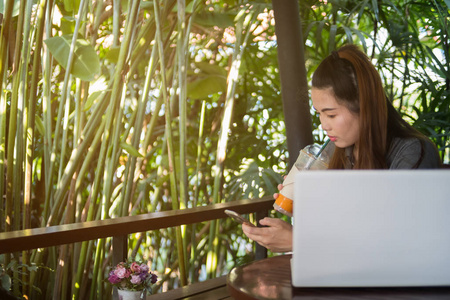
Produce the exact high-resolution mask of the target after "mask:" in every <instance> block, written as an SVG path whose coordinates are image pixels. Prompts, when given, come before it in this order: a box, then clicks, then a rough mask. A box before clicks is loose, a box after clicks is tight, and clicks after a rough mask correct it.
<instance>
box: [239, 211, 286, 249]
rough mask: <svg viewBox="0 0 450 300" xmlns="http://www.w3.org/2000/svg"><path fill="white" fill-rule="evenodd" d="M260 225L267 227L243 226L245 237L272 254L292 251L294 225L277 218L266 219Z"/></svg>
mask: <svg viewBox="0 0 450 300" xmlns="http://www.w3.org/2000/svg"><path fill="white" fill-rule="evenodd" d="M259 224H261V225H263V226H267V227H252V226H249V225H246V224H242V230H243V231H244V233H245V235H246V236H247V237H248V238H250V239H251V240H254V241H255V242H257V243H258V244H260V245H261V246H263V247H266V248H267V249H269V250H271V251H272V252H289V251H292V225H291V224H289V223H286V222H285V221H283V220H281V219H277V218H264V219H262V220H260V221H259Z"/></svg>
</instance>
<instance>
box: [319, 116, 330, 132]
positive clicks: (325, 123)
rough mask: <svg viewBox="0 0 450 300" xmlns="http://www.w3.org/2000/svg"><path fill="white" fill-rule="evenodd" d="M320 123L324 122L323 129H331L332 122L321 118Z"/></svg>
mask: <svg viewBox="0 0 450 300" xmlns="http://www.w3.org/2000/svg"><path fill="white" fill-rule="evenodd" d="M320 124H322V129H323V130H325V131H328V130H329V129H330V124H328V122H326V121H325V120H323V118H320Z"/></svg>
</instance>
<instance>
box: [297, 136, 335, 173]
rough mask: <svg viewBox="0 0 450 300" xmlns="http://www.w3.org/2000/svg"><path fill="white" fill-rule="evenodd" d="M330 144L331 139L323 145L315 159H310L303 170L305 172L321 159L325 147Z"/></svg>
mask: <svg viewBox="0 0 450 300" xmlns="http://www.w3.org/2000/svg"><path fill="white" fill-rule="evenodd" d="M329 142H330V139H327V140H326V141H325V143H324V144H323V145H322V147H321V148H320V150H319V152H317V154H316V155H313V156H314V159H309V161H308V162H307V163H306V165H305V167H304V168H303V169H304V170H309V168H311V165H312V164H313V162H314V161H315V160H316V159H317V158H319V156H320V154H322V152H323V150H324V149H325V147H326V146H327V145H328V143H329Z"/></svg>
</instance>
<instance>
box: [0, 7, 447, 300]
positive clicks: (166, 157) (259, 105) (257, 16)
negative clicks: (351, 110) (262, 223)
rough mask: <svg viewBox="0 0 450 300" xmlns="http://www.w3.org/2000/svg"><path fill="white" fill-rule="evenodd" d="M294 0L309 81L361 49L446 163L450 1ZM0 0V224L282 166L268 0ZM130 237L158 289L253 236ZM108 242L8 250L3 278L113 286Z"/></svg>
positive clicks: (83, 293) (50, 291)
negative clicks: (333, 55)
mask: <svg viewBox="0 0 450 300" xmlns="http://www.w3.org/2000/svg"><path fill="white" fill-rule="evenodd" d="M299 7H300V11H299V13H300V20H301V25H302V30H303V37H304V48H305V61H306V70H307V76H308V78H307V79H308V81H309V79H310V76H311V74H312V73H313V72H314V70H315V68H316V67H317V65H318V63H319V62H320V61H321V60H322V59H323V58H324V57H326V56H327V55H328V54H329V53H330V52H331V51H332V50H334V49H336V48H339V47H340V46H342V45H344V44H347V43H354V44H357V45H359V46H361V48H362V49H364V50H365V51H366V52H367V54H368V55H369V56H370V57H371V58H372V59H373V62H374V63H375V64H376V66H377V68H378V70H379V71H380V73H381V74H382V77H383V81H384V84H385V87H386V91H387V93H388V95H389V97H390V98H391V99H392V100H393V102H394V104H395V107H396V108H397V109H398V110H399V111H400V112H401V113H402V114H403V115H404V117H405V119H406V120H408V121H409V122H410V123H411V124H413V125H414V126H415V127H416V128H418V129H419V130H421V131H422V132H424V133H425V134H426V135H427V136H429V137H430V138H431V139H432V140H433V141H434V142H435V143H436V145H437V147H438V149H439V151H440V154H441V157H442V159H443V161H444V162H446V163H449V159H450V152H449V134H450V112H449V108H450V97H449V90H450V37H449V28H450V26H449V21H450V13H449V10H450V1H449V0H432V1H429V0H417V1H413V2H412V1H404V0H390V1H389V0H334V1H333V0H328V1H327V0H302V1H299ZM0 11H1V13H2V15H1V16H2V23H1V26H2V27H1V34H2V35H1V41H0V42H1V47H0V51H1V52H0V53H1V54H0V55H1V57H0V58H1V61H0V82H1V85H2V93H1V95H0V97H1V98H0V101H1V105H0V109H1V114H0V160H1V164H0V169H1V170H0V171H1V173H2V174H5V175H4V176H5V177H4V178H5V180H2V181H0V193H1V195H2V198H1V205H0V210H1V211H0V229H1V230H2V231H11V230H19V229H24V228H32V227H39V226H47V225H57V224H65V223H73V222H83V221H87V220H97V219H107V218H114V217H119V216H126V215H136V214H141V213H148V212H154V211H162V210H171V209H183V208H186V207H195V206H200V205H208V204H211V203H219V202H225V201H233V200H238V199H245V198H259V197H262V196H265V195H271V194H272V193H274V192H275V191H276V185H277V184H278V183H279V182H281V180H282V176H283V175H284V174H286V173H287V171H288V170H287V169H288V158H289V153H288V152H287V146H286V139H285V129H286V125H285V123H284V116H283V105H282V100H281V95H280V78H279V76H278V62H277V59H278V57H277V40H276V35H275V26H274V24H275V20H274V17H273V16H274V14H273V11H272V6H271V1H268V0H266V1H263V0H261V1H253V0H252V1H250V0H248V1H245V0H244V1H242V0H207V1H199V0H193V1H189V0H187V1H184V0H178V1H175V0H152V1H144V0H128V1H120V0H97V1H86V0H64V1H61V0H38V1H33V0H28V1H25V0H22V1H19V0H2V1H0ZM312 119H313V128H315V130H314V132H313V134H314V140H315V142H317V143H319V144H320V143H322V142H323V138H324V136H323V133H322V131H321V129H320V126H319V120H318V118H317V117H316V116H315V115H314V114H313V116H312ZM277 216H279V217H280V215H277ZM129 245H131V248H130V253H129V256H130V257H136V258H137V259H149V260H150V261H151V262H152V267H153V269H154V270H156V272H157V274H158V276H159V278H160V281H159V282H158V284H157V285H156V286H155V292H158V291H163V290H167V289H171V288H174V287H177V286H180V285H184V284H186V283H189V282H196V281H199V280H204V279H206V278H211V277H215V276H218V275H222V274H226V273H227V272H228V271H229V270H230V269H231V268H232V267H233V266H235V265H236V264H239V263H244V262H246V261H249V260H251V259H252V247H253V245H252V244H251V243H249V242H248V240H247V239H245V238H244V236H243V234H242V231H241V229H240V226H238V225H236V224H235V223H234V222H232V221H230V220H228V219H222V220H218V221H214V222H207V223H202V224H196V225H195V226H184V227H181V228H171V229H168V230H161V231H158V232H146V233H141V234H136V235H132V236H130V241H129ZM110 250H111V241H110V240H109V239H105V240H99V241H91V242H85V243H82V244H77V245H67V246H62V247H58V248H51V249H39V250H35V251H31V252H23V253H14V254H8V255H2V256H0V260H1V261H0V262H1V264H2V265H3V267H2V269H0V270H2V272H3V269H4V270H5V272H6V273H2V274H0V275H2V277H1V278H2V285H4V286H8V288H9V282H10V281H9V280H6V279H7V278H8V279H9V278H12V281H11V283H12V285H11V288H12V291H13V292H14V293H15V295H17V296H22V295H27V297H28V299H51V298H52V297H53V298H54V299H68V298H73V299H88V298H90V299H107V297H109V295H111V290H110V289H111V287H110V285H108V284H107V282H106V281H105V278H106V274H107V273H108V271H109V267H110V266H111V262H110V261H111V251H110ZM180 253H183V255H179V254H180ZM182 257H184V258H185V259H181V261H180V259H179V258H182ZM61 262H64V263H61ZM5 274H7V276H6V275H5ZM4 279H5V280H4Z"/></svg>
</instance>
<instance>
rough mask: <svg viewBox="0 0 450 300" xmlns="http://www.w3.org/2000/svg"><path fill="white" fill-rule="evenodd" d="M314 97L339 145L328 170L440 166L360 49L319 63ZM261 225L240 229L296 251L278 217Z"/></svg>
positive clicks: (279, 247)
mask: <svg viewBox="0 0 450 300" xmlns="http://www.w3.org/2000/svg"><path fill="white" fill-rule="evenodd" d="M311 98H312V102H313V106H314V108H315V110H316V111H317V113H318V114H319V116H320V122H321V123H322V128H323V130H325V131H326V132H327V135H328V136H329V138H330V140H331V141H332V142H334V145H335V150H334V153H333V156H332V157H331V161H330V163H329V169H417V168H427V169H431V168H439V167H440V166H441V161H440V158H439V155H438V152H437V150H436V147H435V146H434V144H433V143H431V141H430V140H429V139H428V138H426V137H425V136H424V135H423V134H421V133H420V132H418V131H417V130H415V129H414V128H413V127H412V126H410V125H409V124H408V123H407V122H406V121H404V120H403V119H402V118H401V116H400V115H399V114H398V113H397V111H396V110H395V109H394V107H393V106H392V104H391V103H390V101H389V100H387V98H386V95H385V92H384V89H383V86H382V83H381V78H380V75H379V74H378V72H377V71H376V69H375V67H374V66H373V64H372V63H371V62H370V60H369V58H368V57H367V56H366V54H364V53H363V52H362V51H361V50H359V49H358V48H357V47H356V46H354V45H347V46H344V47H342V48H341V49H340V50H338V51H333V52H332V54H331V55H330V56H328V57H327V58H325V59H324V60H323V61H322V62H321V64H320V65H319V67H318V68H317V70H316V71H315V73H314V75H313V78H312V88H311ZM281 187H282V186H279V188H280V189H281ZM274 197H275V198H276V197H277V194H275V195H274ZM260 224H261V225H264V226H267V227H262V228H255V227H253V228H252V227H250V226H248V225H242V229H243V231H244V233H245V234H246V235H247V236H248V237H249V238H250V239H252V240H254V241H256V242H258V243H259V244H260V245H262V246H264V247H266V248H268V249H269V250H272V251H273V252H287V251H291V250H292V226H291V225H290V224H288V223H286V222H284V221H282V220H280V219H275V218H264V219H262V220H261V221H260Z"/></svg>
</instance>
